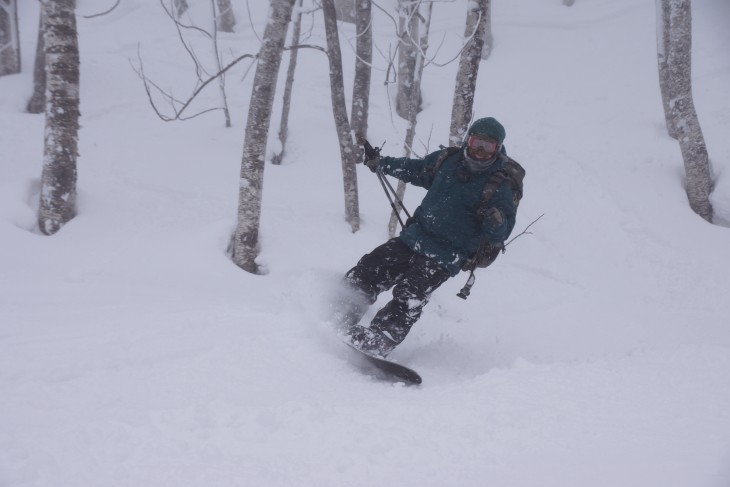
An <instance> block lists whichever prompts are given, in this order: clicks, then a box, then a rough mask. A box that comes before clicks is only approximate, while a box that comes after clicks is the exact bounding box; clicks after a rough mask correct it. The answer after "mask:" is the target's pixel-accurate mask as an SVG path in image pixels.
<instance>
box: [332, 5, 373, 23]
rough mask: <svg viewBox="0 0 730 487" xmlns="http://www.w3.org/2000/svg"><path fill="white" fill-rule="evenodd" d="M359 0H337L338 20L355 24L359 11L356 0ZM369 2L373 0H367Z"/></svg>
mask: <svg viewBox="0 0 730 487" xmlns="http://www.w3.org/2000/svg"><path fill="white" fill-rule="evenodd" d="M357 1H358V0H335V11H336V12H337V20H339V21H340V22H347V23H349V24H354V23H355V22H356V18H357V13H356V9H357V7H356V6H355V2H357ZM367 1H368V3H370V2H371V0H367Z"/></svg>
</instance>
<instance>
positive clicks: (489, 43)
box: [482, 0, 494, 60]
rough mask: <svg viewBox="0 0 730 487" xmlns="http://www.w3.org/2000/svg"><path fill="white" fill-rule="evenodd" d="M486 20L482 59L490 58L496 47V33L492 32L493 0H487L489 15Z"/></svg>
mask: <svg viewBox="0 0 730 487" xmlns="http://www.w3.org/2000/svg"><path fill="white" fill-rule="evenodd" d="M486 17H487V18H486V20H485V21H484V47H483V48H482V60H484V59H487V58H489V55H490V54H492V49H493V48H494V35H493V34H492V0H487V15H486Z"/></svg>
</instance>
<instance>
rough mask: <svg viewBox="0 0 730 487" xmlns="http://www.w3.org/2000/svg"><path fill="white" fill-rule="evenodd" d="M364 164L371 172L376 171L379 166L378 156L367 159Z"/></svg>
mask: <svg viewBox="0 0 730 487" xmlns="http://www.w3.org/2000/svg"><path fill="white" fill-rule="evenodd" d="M365 165H366V166H367V167H368V169H370V170H371V171H372V172H377V170H378V166H380V156H375V157H374V158H373V159H369V160H367V161H365Z"/></svg>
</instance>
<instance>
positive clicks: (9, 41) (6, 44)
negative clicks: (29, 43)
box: [0, 0, 20, 76]
mask: <svg viewBox="0 0 730 487" xmlns="http://www.w3.org/2000/svg"><path fill="white" fill-rule="evenodd" d="M15 73H20V37H19V32H18V1H17V0H0V76H4V75H6V74H15Z"/></svg>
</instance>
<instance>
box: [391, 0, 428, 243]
mask: <svg viewBox="0 0 730 487" xmlns="http://www.w3.org/2000/svg"><path fill="white" fill-rule="evenodd" d="M419 10H420V11H419V13H418V18H419V21H420V23H421V25H419V26H418V32H419V37H418V44H419V49H418V55H417V56H416V65H415V69H414V73H413V90H411V100H410V101H409V106H408V129H407V131H406V140H405V142H404V144H403V155H404V157H410V155H411V153H412V152H413V140H414V139H415V137H416V123H417V121H418V118H417V115H418V108H419V106H418V103H419V101H420V100H419V96H418V94H420V92H421V80H422V79H423V68H424V65H425V61H426V59H425V55H426V52H427V51H428V34H429V30H430V28H431V12H432V11H433V3H432V2H429V3H428V4H426V5H423V4H422V5H421V6H420V7H419ZM405 194H406V183H404V182H403V181H398V187H397V189H396V195H397V196H398V199H400V200H401V201H403V197H404V196H405ZM398 213H400V208H398ZM397 229H398V215H397V213H396V212H395V211H393V212H391V215H390V222H389V223H388V235H389V236H390V237H391V238H392V237H394V236H395V232H396V230H397Z"/></svg>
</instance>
